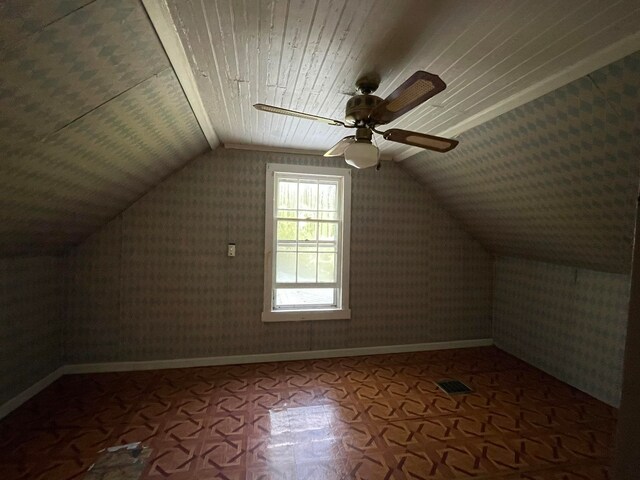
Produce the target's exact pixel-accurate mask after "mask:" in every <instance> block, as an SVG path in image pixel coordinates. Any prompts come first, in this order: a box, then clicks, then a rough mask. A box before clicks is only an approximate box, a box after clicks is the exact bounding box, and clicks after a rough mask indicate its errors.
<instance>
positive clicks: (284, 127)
mask: <svg viewBox="0 0 640 480" xmlns="http://www.w3.org/2000/svg"><path fill="white" fill-rule="evenodd" d="M144 3H145V5H146V7H147V11H148V12H149V14H150V16H151V19H152V22H153V23H154V26H155V28H156V30H157V31H158V32H159V34H160V37H161V40H162V41H163V43H164V44H165V48H166V47H167V46H166V44H167V41H165V40H164V38H166V37H167V36H168V35H167V32H171V33H172V34H173V35H174V40H172V42H173V43H174V45H173V48H172V49H171V50H170V49H168V48H166V49H167V51H168V53H169V57H170V60H171V62H172V64H173V66H174V68H175V69H176V70H177V71H178V78H180V79H182V78H183V77H184V76H190V80H189V82H188V83H189V84H190V86H189V87H185V83H187V82H182V85H183V88H185V91H186V93H187V97H188V98H189V101H190V103H191V105H192V106H193V105H194V104H201V105H202V107H203V108H202V111H201V114H200V115H198V109H197V108H194V110H195V111H196V115H197V116H198V117H200V116H202V115H208V117H209V118H208V119H207V121H208V122H210V125H211V126H212V127H213V130H215V133H216V134H217V137H219V139H220V141H221V142H222V143H224V144H226V145H228V144H242V145H256V146H268V147H281V148H282V147H286V148H293V149H307V150H314V151H322V150H326V149H328V148H329V147H330V146H331V145H333V144H334V143H335V142H337V141H338V140H339V139H340V138H342V137H343V136H344V135H345V130H344V129H342V128H338V127H332V126H327V125H323V124H320V123H314V122H310V121H305V120H301V119H297V118H287V117H283V116H277V115H272V114H267V113H264V112H258V111H255V110H254V109H253V108H252V105H253V104H254V103H269V104H273V105H277V106H282V107H284V108H290V109H294V110H302V111H305V112H309V113H312V114H317V115H321V116H326V117H332V118H337V119H342V118H343V115H344V106H345V103H346V101H347V99H348V95H349V94H350V93H352V92H353V90H354V82H355V81H356V79H357V78H358V77H359V76H360V75H361V74H364V73H366V72H370V71H375V72H377V73H379V74H380V76H381V77H382V82H381V86H380V88H379V90H378V91H377V92H376V94H377V95H379V96H382V97H384V96H386V95H387V94H389V93H390V92H391V91H392V90H393V89H394V88H396V87H397V86H398V85H399V84H400V83H402V82H403V81H404V80H405V79H406V78H407V77H409V76H410V75H411V74H412V73H413V72H415V71H416V70H419V69H424V70H427V71H430V72H433V73H436V74H438V75H440V76H441V77H442V79H443V80H444V81H445V82H446V83H447V85H448V88H447V90H445V91H444V92H442V93H440V94H439V95H437V96H435V97H434V98H432V99H430V100H429V101H428V102H426V104H425V105H422V106H421V107H418V108H416V109H415V110H414V111H412V112H410V113H409V114H407V115H405V116H404V117H402V118H401V119H399V120H398V121H396V122H394V123H393V124H392V125H391V126H397V127H400V128H405V129H410V130H416V131H419V132H424V133H431V134H437V135H456V134H459V133H460V132H462V131H464V130H467V129H469V128H471V127H474V126H476V125H478V124H480V123H483V122H485V121H487V120H489V119H491V118H493V117H495V116H497V115H499V114H501V113H504V112H506V111H508V110H511V109H513V108H515V107H517V106H519V105H521V104H523V103H526V102H528V101H530V100H533V99H534V98H537V97H539V96H541V95H543V94H545V93H548V92H549V91H551V90H554V89H556V88H558V87H560V86H562V85H564V84H566V83H569V82H570V81H573V80H575V79H577V78H579V77H582V76H584V75H586V74H587V73H589V72H591V71H594V70H596V69H598V68H600V67H602V66H604V65H607V64H609V63H611V62H613V61H615V60H617V59H619V58H622V57H624V56H626V55H628V54H630V53H632V52H634V51H636V50H639V49H640V33H639V30H640V2H638V1H637V0H619V1H602V0H591V1H583V0H580V1H578V0H567V1H557V0H542V1H540V0H496V1H488V0H484V1H461V0H457V1H426V0H394V1H389V0H377V1H374V0H261V1H250V0H245V1H239V0H216V1H214V0H144ZM158 11H164V15H160V14H158ZM175 36H178V38H179V43H180V45H181V46H182V50H181V51H180V48H176V45H175ZM187 65H188V69H190V71H189V72H184V71H181V70H184V69H187ZM195 96H198V97H199V98H194V97H195ZM200 123H201V124H202V123H203V122H202V121H200ZM205 134H206V131H205ZM379 146H380V148H381V151H382V153H383V154H385V155H387V156H392V157H393V158H394V159H396V160H401V159H403V158H406V157H408V156H410V155H412V154H415V153H416V152H418V151H419V149H416V148H413V147H408V146H405V145H400V144H394V143H391V142H387V141H384V140H382V138H380V137H379Z"/></svg>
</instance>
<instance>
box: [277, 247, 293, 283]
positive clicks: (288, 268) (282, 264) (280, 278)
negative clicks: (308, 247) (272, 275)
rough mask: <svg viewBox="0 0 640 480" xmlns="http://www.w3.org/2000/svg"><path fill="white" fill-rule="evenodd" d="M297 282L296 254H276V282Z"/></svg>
mask: <svg viewBox="0 0 640 480" xmlns="http://www.w3.org/2000/svg"><path fill="white" fill-rule="evenodd" d="M295 281H296V254H295V253H290V252H278V253H276V282H282V283H293V282H295Z"/></svg>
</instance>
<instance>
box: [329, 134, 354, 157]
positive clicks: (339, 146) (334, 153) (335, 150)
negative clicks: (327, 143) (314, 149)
mask: <svg viewBox="0 0 640 480" xmlns="http://www.w3.org/2000/svg"><path fill="white" fill-rule="evenodd" d="M355 141H356V137H355V136H353V135H352V136H350V137H344V138H343V139H342V140H340V141H339V142H338V143H336V144H335V145H334V146H333V147H331V148H330V149H329V150H327V153H325V154H324V156H325V157H341V156H342V155H344V151H345V150H346V149H347V147H348V146H349V145H351V144H352V143H354V142H355Z"/></svg>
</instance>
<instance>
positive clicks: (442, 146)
mask: <svg viewBox="0 0 640 480" xmlns="http://www.w3.org/2000/svg"><path fill="white" fill-rule="evenodd" d="M379 83H380V78H379V77H378V76H377V75H366V76H364V77H362V78H360V79H358V81H357V82H356V88H357V92H356V94H355V95H354V96H353V97H351V98H350V99H349V101H348V102H347V108H346V113H345V120H344V121H340V120H334V119H331V118H327V117H320V116H318V115H311V114H309V113H304V112H297V111H295V110H288V109H286V108H280V107H274V106H272V105H265V104H263V103H256V104H255V105H254V107H255V108H256V109H258V110H261V111H263V112H270V113H279V114H281V115H289V116H292V117H298V118H304V119H307V120H316V121H318V122H323V123H326V124H328V125H335V126H342V127H345V128H354V129H355V130H356V131H355V135H349V136H347V137H344V138H343V139H342V140H340V141H339V142H338V143H336V144H335V145H334V146H333V147H331V148H330V149H329V150H328V151H327V153H325V154H324V156H325V157H339V156H341V155H344V158H345V161H346V162H347V163H348V164H349V165H352V166H354V167H356V168H367V167H374V166H377V165H378V164H379V160H380V152H379V150H378V147H376V146H375V145H373V144H372V143H371V140H372V138H373V134H374V133H377V134H379V135H382V137H383V138H384V139H385V140H389V141H391V142H398V143H404V144H405V145H411V146H414V147H421V148H426V149H427V150H433V151H436V152H448V151H449V150H452V149H453V148H455V147H456V145H458V141H457V140H452V139H449V138H443V137H436V136H435V135H427V134H426V133H418V132H411V131H409V130H401V129H399V128H391V129H389V130H386V131H384V132H381V131H379V130H377V129H376V127H378V126H379V125H385V124H387V123H389V122H392V121H393V120H395V119H397V118H399V117H400V116H402V115H404V114H405V113H407V112H408V111H409V110H412V109H413V108H415V107H417V106H418V105H420V104H421V103H423V102H425V101H426V100H428V99H430V98H431V97H433V96H434V95H437V94H438V93H440V92H442V91H443V90H444V89H445V88H447V86H446V85H445V83H444V82H443V81H442V79H441V78H440V77H438V76H437V75H434V74H433V73H429V72H423V71H421V70H419V71H417V72H416V73H414V74H413V75H411V76H410V77H409V78H408V79H407V80H406V81H405V82H404V83H403V84H402V85H400V86H399V87H398V88H396V89H395V90H394V91H393V92H391V94H390V95H389V96H388V97H387V98H385V99H384V100H383V99H382V98H380V97H376V96H375V95H372V93H373V92H375V91H376V89H377V88H378V85H379Z"/></svg>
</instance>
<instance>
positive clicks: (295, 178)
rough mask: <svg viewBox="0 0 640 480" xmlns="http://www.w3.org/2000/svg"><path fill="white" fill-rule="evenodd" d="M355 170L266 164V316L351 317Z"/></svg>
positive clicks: (282, 318)
mask: <svg viewBox="0 0 640 480" xmlns="http://www.w3.org/2000/svg"><path fill="white" fill-rule="evenodd" d="M350 213H351V172H350V171H349V170H347V169H343V168H323V167H308V166H299V165H274V164H269V165H267V198H266V221H265V275H264V280H265V281H264V283H265V293H264V310H263V312H262V320H263V321H265V322H269V321H287V320H335V319H346V318H349V317H350V314H351V312H350V310H349V220H350Z"/></svg>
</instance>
